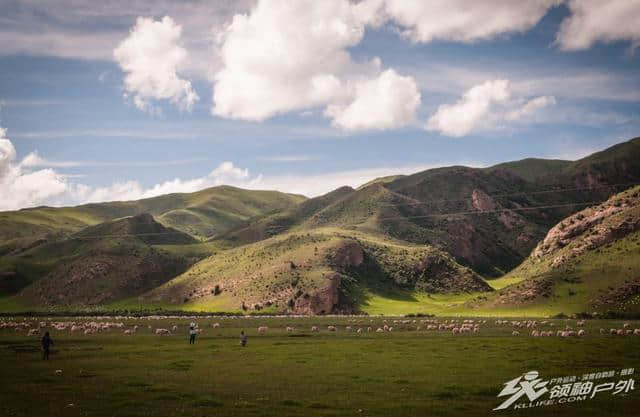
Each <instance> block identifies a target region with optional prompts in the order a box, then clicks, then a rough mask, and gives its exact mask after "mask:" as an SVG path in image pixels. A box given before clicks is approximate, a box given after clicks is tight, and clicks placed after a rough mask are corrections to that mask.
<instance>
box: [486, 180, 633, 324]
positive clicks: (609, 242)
mask: <svg viewBox="0 0 640 417" xmlns="http://www.w3.org/2000/svg"><path fill="white" fill-rule="evenodd" d="M639 272H640V187H634V188H632V189H630V190H628V191H625V192H623V193H620V194H617V195H615V196H613V197H611V198H610V199H609V200H607V201H606V202H604V203H602V204H599V205H597V206H593V207H589V208H587V209H584V210H582V211H580V212H578V213H576V214H574V215H572V216H570V217H568V218H566V219H564V220H563V221H561V222H560V223H558V224H557V225H556V226H554V227H553V228H552V229H551V230H550V231H549V233H548V234H547V236H546V237H545V239H544V240H543V241H541V242H540V243H539V244H538V245H537V247H536V248H535V250H534V251H533V252H532V254H531V256H529V257H528V258H527V259H526V260H525V262H523V263H522V264H521V265H520V266H519V267H518V268H516V269H514V270H513V271H511V272H510V273H509V274H507V275H506V276H505V277H504V278H502V280H505V281H507V280H510V281H511V283H512V284H511V285H508V286H506V287H505V288H503V289H501V290H500V291H498V292H497V293H495V294H493V295H491V296H489V297H487V299H486V300H484V301H481V302H478V303H474V306H475V307H478V308H481V309H487V308H489V309H495V310H498V311H499V310H500V309H501V308H507V309H522V310H526V309H544V310H547V311H548V312H549V313H553V312H555V313H560V312H564V313H577V312H600V313H605V312H607V311H616V312H631V313H639V312H640V275H639Z"/></svg>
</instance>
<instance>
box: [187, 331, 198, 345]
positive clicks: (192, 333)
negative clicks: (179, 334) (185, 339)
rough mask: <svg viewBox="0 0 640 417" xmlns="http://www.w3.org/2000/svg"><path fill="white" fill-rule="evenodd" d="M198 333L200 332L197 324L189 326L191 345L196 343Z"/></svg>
mask: <svg viewBox="0 0 640 417" xmlns="http://www.w3.org/2000/svg"><path fill="white" fill-rule="evenodd" d="M196 334H198V331H197V330H196V328H195V326H191V327H189V344H190V345H193V344H194V343H196Z"/></svg>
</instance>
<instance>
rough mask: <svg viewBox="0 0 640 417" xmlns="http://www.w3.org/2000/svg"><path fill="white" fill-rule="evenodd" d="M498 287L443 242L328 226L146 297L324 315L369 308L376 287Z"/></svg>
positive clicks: (258, 247) (207, 262) (220, 263)
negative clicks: (453, 256)
mask: <svg viewBox="0 0 640 417" xmlns="http://www.w3.org/2000/svg"><path fill="white" fill-rule="evenodd" d="M490 290H491V288H490V287H489V285H487V284H486V282H485V281H484V280H483V279H482V278H481V277H480V276H478V275H477V274H475V273H474V272H473V271H471V270H470V269H468V268H465V267H462V266H461V265H459V264H458V263H456V262H455V261H454V260H453V259H451V257H450V256H448V255H447V254H445V253H443V252H441V251H439V250H437V249H436V248H433V247H430V246H426V247H425V246H421V245H410V244H407V243H404V242H398V241H392V240H389V239H380V238H377V237H375V236H371V235H367V234H365V233H360V232H348V231H344V230H339V229H330V228H326V229H317V230H315V231H314V232H312V233H304V234H297V233H288V234H282V235H279V236H275V237H272V238H269V239H266V240H263V241H260V242H256V243H252V244H248V245H243V246H240V247H237V248H234V249H230V250H225V251H221V252H218V253H215V254H213V255H212V256H210V257H208V258H206V259H204V260H202V261H200V262H198V263H197V264H195V265H194V266H193V267H192V268H190V269H189V270H188V271H186V272H185V273H184V274H182V275H181V276H179V277H177V278H175V279H174V280H172V281H170V282H168V283H167V284H165V285H163V286H161V287H159V288H157V289H155V290H153V291H151V292H150V293H148V294H146V295H145V296H143V297H142V298H141V299H140V300H138V302H140V303H142V304H145V303H149V304H157V303H166V304H168V305H172V306H178V307H179V306H181V305H182V306H183V307H184V308H187V309H194V310H200V309H202V310H208V309H214V310H226V311H229V310H231V311H240V310H249V311H261V310H263V309H264V310H266V311H277V312H287V311H288V312H295V313H303V314H308V313H313V314H322V313H339V312H343V313H344V312H356V311H361V309H362V306H363V305H364V304H366V301H367V299H368V297H369V296H370V295H371V294H374V295H375V294H378V295H381V296H385V295H387V296H391V297H393V295H394V294H399V293H401V292H403V291H418V292H429V293H434V294H438V293H473V292H478V291H490Z"/></svg>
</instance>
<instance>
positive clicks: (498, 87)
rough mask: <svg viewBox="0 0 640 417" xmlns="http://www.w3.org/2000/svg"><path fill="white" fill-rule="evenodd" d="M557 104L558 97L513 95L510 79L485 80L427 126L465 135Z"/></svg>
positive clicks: (453, 134)
mask: <svg viewBox="0 0 640 417" xmlns="http://www.w3.org/2000/svg"><path fill="white" fill-rule="evenodd" d="M553 104H555V98H553V97H550V96H541V97H535V98H533V99H529V100H525V99H523V98H513V94H512V91H511V87H510V84H509V81H508V80H491V81H485V82H484V83H482V84H479V85H476V86H474V87H472V88H470V89H469V90H467V91H466V92H465V93H464V95H463V96H462V98H461V99H460V100H458V101H457V102H456V103H454V104H443V105H441V106H439V107H438V110H437V111H436V112H435V113H434V114H433V115H432V116H431V117H430V118H429V120H428V122H427V126H426V128H427V130H434V131H438V132H440V133H441V134H443V135H446V136H453V137H461V136H465V135H468V134H469V133H471V132H472V131H473V130H476V129H482V128H489V127H492V126H494V125H496V124H498V123H501V122H504V121H517V120H523V119H525V118H526V117H528V116H531V115H532V114H533V113H535V112H536V111H537V110H539V109H541V108H543V107H546V106H549V105H553Z"/></svg>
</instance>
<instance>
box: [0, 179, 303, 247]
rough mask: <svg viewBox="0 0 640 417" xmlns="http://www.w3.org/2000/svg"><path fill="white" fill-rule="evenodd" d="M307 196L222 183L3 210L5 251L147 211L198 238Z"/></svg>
mask: <svg viewBox="0 0 640 417" xmlns="http://www.w3.org/2000/svg"><path fill="white" fill-rule="evenodd" d="M305 199H306V198H305V197H303V196H300V195H293V194H285V193H281V192H277V191H253V190H241V189H239V188H235V187H229V186H220V187H213V188H207V189H205V190H202V191H198V192H195V193H183V194H167V195H163V196H159V197H153V198H147V199H143V200H137V201H115V202H107V203H96V204H86V205H82V206H77V207H63V208H52V207H38V208H31V209H24V210H19V211H8V212H0V255H2V254H3V253H7V252H10V251H12V250H15V249H17V248H19V247H21V246H24V245H29V244H30V243H31V242H33V241H35V240H38V239H43V238H47V237H51V236H69V235H70V234H72V233H75V232H78V231H79V230H81V229H83V228H85V227H87V226H93V225H96V224H99V223H102V222H105V221H109V220H115V219H118V218H121V217H126V216H135V215H137V214H142V213H149V214H151V215H152V216H154V217H155V218H156V220H157V221H158V222H160V223H162V224H163V225H165V226H167V227H173V228H175V229H177V230H179V231H181V232H184V233H187V234H189V235H191V236H194V237H196V238H200V239H203V238H209V237H211V236H213V235H215V234H222V233H224V232H226V231H228V230H230V229H233V228H235V227H238V226H239V225H242V224H244V223H245V222H246V221H247V220H248V219H250V218H252V217H255V216H259V215H264V214H268V213H273V212H276V211H280V210H284V209H286V208H288V207H290V206H292V205H295V204H297V203H300V202H302V201H304V200H305Z"/></svg>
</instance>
